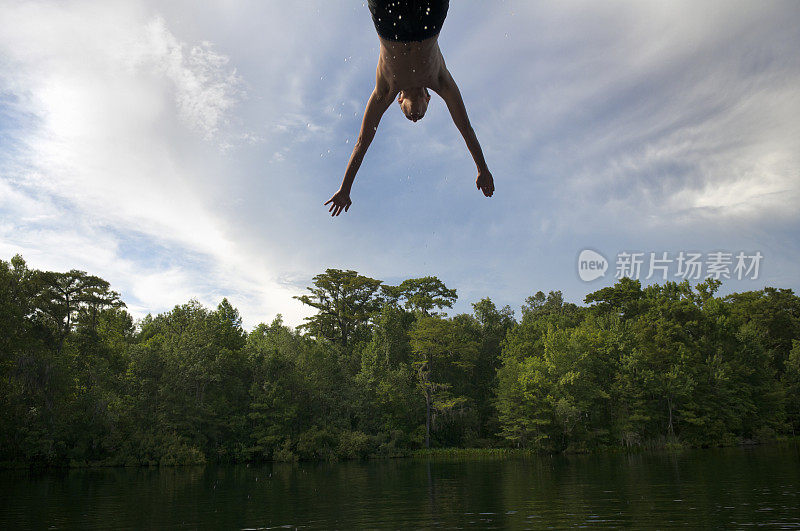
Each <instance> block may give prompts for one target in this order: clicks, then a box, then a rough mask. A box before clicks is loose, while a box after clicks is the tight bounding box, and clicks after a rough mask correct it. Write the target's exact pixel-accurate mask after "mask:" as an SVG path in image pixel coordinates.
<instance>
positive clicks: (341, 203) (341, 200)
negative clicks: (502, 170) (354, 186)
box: [325, 176, 491, 216]
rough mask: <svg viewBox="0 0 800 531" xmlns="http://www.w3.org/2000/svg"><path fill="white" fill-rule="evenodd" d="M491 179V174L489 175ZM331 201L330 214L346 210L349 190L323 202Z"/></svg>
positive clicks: (349, 203)
mask: <svg viewBox="0 0 800 531" xmlns="http://www.w3.org/2000/svg"><path fill="white" fill-rule="evenodd" d="M489 178H490V179H491V176H490V177H489ZM328 203H332V204H331V207H330V208H329V209H328V212H330V213H331V216H338V215H339V214H341V213H342V210H344V211H345V212H347V209H348V208H350V205H352V204H353V202H352V201H350V192H346V191H344V190H342V189H341V188H339V191H338V192H336V193H335V194H333V197H331V198H330V199H328V200H327V201H325V204H326V205H327V204H328Z"/></svg>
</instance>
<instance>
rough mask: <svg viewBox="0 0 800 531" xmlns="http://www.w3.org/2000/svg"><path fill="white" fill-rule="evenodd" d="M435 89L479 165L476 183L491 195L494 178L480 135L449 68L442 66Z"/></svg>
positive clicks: (486, 194) (487, 194)
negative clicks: (484, 153)
mask: <svg viewBox="0 0 800 531" xmlns="http://www.w3.org/2000/svg"><path fill="white" fill-rule="evenodd" d="M435 91H436V92H437V93H438V94H439V95H440V96H441V97H442V99H443V100H444V102H445V103H446V104H447V110H449V111H450V116H451V117H452V118H453V123H454V124H456V127H457V128H458V131H459V132H460V133H461V136H463V137H464V141H465V142H466V143H467V149H469V152H470V154H471V155H472V159H473V160H474V161H475V165H476V166H477V167H478V178H477V179H476V180H475V184H476V185H477V187H478V189H479V190H481V191H482V192H483V195H485V196H486V197H491V195H492V194H493V193H494V179H493V178H492V174H491V172H490V171H489V168H488V167H487V166H486V161H485V160H484V158H483V151H482V150H481V145H480V143H479V142H478V137H476V136H475V131H474V130H473V129H472V125H471V124H470V123H469V117H468V116H467V109H466V108H465V107H464V100H463V99H461V91H459V90H458V85H456V82H455V80H454V79H453V76H451V75H450V72H449V71H448V70H447V68H442V73H441V74H440V75H439V86H438V87H437V88H436V89H435Z"/></svg>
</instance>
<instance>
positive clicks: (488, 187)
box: [475, 169, 494, 197]
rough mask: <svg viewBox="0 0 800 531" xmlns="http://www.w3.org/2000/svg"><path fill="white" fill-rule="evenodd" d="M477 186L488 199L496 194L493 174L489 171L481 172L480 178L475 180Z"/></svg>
mask: <svg viewBox="0 0 800 531" xmlns="http://www.w3.org/2000/svg"><path fill="white" fill-rule="evenodd" d="M475 185H476V186H477V187H478V190H480V191H481V192H483V195H485V196H486V197H492V194H493V193H494V179H492V172H490V171H489V170H488V169H487V170H483V171H479V172H478V178H477V179H475Z"/></svg>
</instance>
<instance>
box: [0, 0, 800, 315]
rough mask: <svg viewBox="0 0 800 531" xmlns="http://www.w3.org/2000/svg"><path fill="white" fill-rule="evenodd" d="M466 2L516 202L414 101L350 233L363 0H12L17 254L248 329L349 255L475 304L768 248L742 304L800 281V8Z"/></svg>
mask: <svg viewBox="0 0 800 531" xmlns="http://www.w3.org/2000/svg"><path fill="white" fill-rule="evenodd" d="M451 4H452V5H451V7H450V12H449V14H448V18H447V20H446V22H445V25H444V29H443V31H442V34H441V36H440V39H439V41H440V46H441V49H442V52H443V54H444V57H445V60H446V62H447V65H448V68H449V69H450V71H451V72H452V74H453V76H454V78H455V79H456V81H457V82H458V84H459V86H460V89H461V92H462V94H463V96H464V99H465V102H466V105H467V109H468V111H469V114H470V118H471V121H472V124H473V127H474V128H475V131H476V133H477V135H478V138H479V140H480V142H481V145H482V146H483V150H484V153H485V155H486V159H487V162H488V164H489V168H490V169H491V171H492V173H493V175H494V178H495V183H496V187H497V191H496V193H495V195H494V197H492V198H491V199H487V198H484V197H483V196H482V195H481V194H480V193H479V192H478V191H477V190H476V189H475V185H474V180H475V175H476V172H475V167H474V164H473V162H472V159H471V157H470V156H469V153H468V152H467V150H466V148H465V146H464V143H463V140H462V139H461V138H460V136H459V134H458V132H457V130H456V128H455V127H454V125H453V124H452V121H451V120H450V118H449V115H448V113H447V110H446V107H445V106H444V104H443V102H442V101H441V100H440V99H438V97H437V96H435V95H434V97H433V100H432V102H431V106H430V108H429V111H428V114H427V115H426V117H425V119H424V120H421V121H419V122H417V123H412V122H410V121H408V120H406V119H405V117H403V115H402V113H401V112H400V110H399V108H396V106H395V107H392V108H390V109H389V111H388V112H387V113H386V115H385V116H384V118H383V120H382V122H381V125H380V127H379V130H378V134H377V137H376V139H375V141H374V142H373V144H372V146H371V148H370V150H369V153H368V154H367V157H366V159H365V162H364V164H363V165H362V168H361V170H360V172H359V175H358V177H357V178H356V182H355V184H354V187H353V193H352V194H351V198H352V200H353V206H352V207H351V208H350V210H349V212H347V213H346V214H343V215H342V216H339V217H338V218H336V219H331V218H330V217H329V216H328V215H327V209H326V208H324V207H323V206H322V203H323V202H324V201H326V200H327V199H328V198H329V197H330V196H331V195H332V194H333V192H335V191H336V189H337V188H338V186H339V183H340V181H341V178H342V175H343V172H344V169H345V165H346V163H347V160H348V158H349V155H350V151H351V149H352V145H353V142H354V140H355V137H356V135H357V132H358V128H359V125H360V120H361V113H362V111H363V108H364V105H365V102H366V99H367V97H368V96H369V93H370V92H371V90H372V86H373V83H374V75H375V65H376V60H377V55H378V40H377V36H376V34H375V30H374V27H373V25H372V21H371V19H370V15H369V11H368V9H367V8H366V6H365V5H364V4H363V3H362V2H360V1H356V2H344V1H318V2H302V3H301V2H297V3H294V2H292V3H289V2H282V3H278V2H256V1H253V2H217V3H211V2H204V3H202V4H201V5H198V4H197V3H195V2H145V1H135V0H131V1H125V2H114V1H108V2H103V3H97V2H36V1H33V2H6V1H0V258H3V259H6V260H7V259H9V258H10V257H11V256H13V255H14V254H16V253H20V254H22V255H23V256H24V257H25V259H26V260H27V261H28V262H29V264H31V265H32V266H33V267H37V268H42V269H51V270H67V269H71V268H78V269H83V270H86V271H89V272H91V273H93V274H97V275H100V276H101V277H103V278H105V279H107V280H109V281H110V282H111V283H112V286H113V287H114V288H115V289H117V290H118V291H120V292H121V293H122V296H123V299H124V300H125V301H126V302H127V303H128V306H129V309H130V310H131V312H132V313H134V315H136V316H143V315H145V314H146V313H148V312H160V311H164V310H168V309H169V308H171V307H172V306H174V305H175V304H180V303H183V302H186V301H187V300H188V299H190V298H197V299H198V300H200V301H201V302H203V303H205V304H207V305H209V306H214V305H216V304H217V303H218V302H219V300H220V299H221V298H222V297H228V298H229V299H230V300H231V301H232V303H233V304H234V305H236V306H237V307H238V308H239V309H240V311H241V313H242V315H243V317H244V321H245V325H246V326H248V327H251V326H253V325H255V324H257V323H258V322H261V321H269V320H271V319H272V318H273V317H274V316H275V315H276V314H277V313H282V314H283V315H284V317H285V320H286V321H287V322H288V323H289V324H292V325H296V324H299V323H300V322H301V321H302V317H303V316H304V315H307V310H306V309H304V308H303V307H301V306H300V305H299V303H298V302H297V301H295V300H293V299H292V295H297V294H300V293H302V292H303V291H304V288H305V287H306V286H308V285H310V282H311V278H312V277H313V276H314V275H315V274H317V273H320V272H322V271H324V270H325V269H326V268H328V267H337V268H343V269H354V270H357V271H359V272H360V273H362V274H365V275H369V276H372V277H375V278H380V279H383V280H385V281H387V282H389V283H392V282H399V281H401V280H403V279H405V278H411V277H419V276H425V275H437V276H439V277H440V278H441V279H443V280H444V281H445V283H446V284H447V285H448V286H449V287H453V288H456V289H457V290H458V293H459V297H460V298H459V302H458V304H457V305H456V307H455V308H454V310H455V311H457V312H461V311H470V303H472V302H476V301H477V300H479V299H480V298H483V297H486V296H489V297H491V298H492V299H493V300H494V301H495V302H496V303H498V304H499V305H505V304H508V305H510V306H511V307H512V308H513V309H515V310H517V311H518V309H519V306H520V304H522V303H523V301H524V299H525V297H527V296H529V295H531V294H533V293H535V292H536V291H538V290H543V291H548V290H551V289H560V290H562V291H563V292H564V294H565V297H566V298H567V299H568V300H571V301H573V302H579V301H581V300H582V298H583V297H584V296H585V295H586V293H589V292H591V291H594V290H596V289H599V288H601V287H603V286H607V285H610V284H612V283H613V282H614V267H615V266H614V260H615V257H616V255H617V254H618V253H620V252H622V251H639V252H644V253H649V252H656V253H658V254H660V253H662V252H668V253H670V256H675V255H677V253H679V252H680V251H695V252H700V253H704V254H707V253H711V252H716V251H723V252H731V253H736V252H739V251H745V252H746V253H755V252H756V251H759V252H760V253H761V254H762V255H763V261H762V262H761V266H760V271H759V278H758V279H756V280H753V279H748V278H746V279H744V280H735V279H734V280H729V281H726V282H725V283H724V285H723V291H724V292H730V291H740V290H747V289H760V288H761V287H763V286H764V285H773V286H777V287H787V288H792V289H795V290H796V291H797V290H798V288H800V268H798V265H797V264H798V262H799V261H800V238H799V237H798V236H799V235H800V214H799V213H798V212H799V211H800V209H798V206H799V205H800V91H798V87H800V54H798V53H797V50H798V49H800V4H798V3H797V2H794V1H787V2H754V1H752V2H739V1H722V2H714V1H705V2H688V1H687V2H677V1H676V2H646V1H637V2H578V1H570V2H564V1H558V2H555V1H553V2H511V1H505V2H500V1H497V2H494V1H492V2H489V1H487V2H477V1H475V2H467V1H464V2H455V1H454V2H451ZM586 248H590V249H594V250H596V251H599V252H600V253H601V254H603V255H604V256H605V257H606V258H607V259H608V260H609V261H610V262H611V264H610V266H609V270H608V272H607V273H606V275H605V276H604V277H602V278H599V279H597V280H594V281H592V282H583V281H582V280H581V279H580V278H579V276H578V272H577V257H578V254H579V253H580V251H581V250H583V249H586ZM643 276H644V275H643Z"/></svg>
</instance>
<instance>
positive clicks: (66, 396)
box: [0, 256, 800, 465]
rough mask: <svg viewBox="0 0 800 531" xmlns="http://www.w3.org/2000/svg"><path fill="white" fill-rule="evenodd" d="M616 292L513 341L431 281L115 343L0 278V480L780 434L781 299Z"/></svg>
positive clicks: (232, 312)
mask: <svg viewBox="0 0 800 531" xmlns="http://www.w3.org/2000/svg"><path fill="white" fill-rule="evenodd" d="M718 288H719V282H718V281H714V280H706V281H705V282H703V283H701V284H699V285H697V286H695V287H694V288H693V287H691V286H690V285H689V284H688V283H687V282H684V283H680V284H676V283H669V282H668V283H666V284H664V285H651V286H648V287H646V288H642V286H641V285H640V283H639V282H638V281H633V280H630V279H622V280H620V281H619V282H617V283H616V284H615V285H614V286H611V287H606V288H603V289H600V290H599V291H596V292H594V293H591V294H589V295H588V296H587V297H586V302H587V303H588V304H589V305H588V306H577V305H574V304H569V303H565V302H564V300H563V298H562V296H561V293H560V292H558V291H554V292H550V293H549V295H545V294H544V293H542V292H538V293H536V294H535V295H533V296H531V297H528V299H526V301H525V305H524V306H523V307H522V315H521V320H520V321H519V322H517V321H516V320H515V318H514V313H513V312H512V311H511V309H510V308H508V307H505V308H502V309H498V308H497V307H496V306H495V304H494V303H492V301H491V300H489V299H488V298H487V299H483V300H481V301H479V302H477V303H475V304H473V305H472V306H473V310H474V311H473V313H472V314H471V315H466V314H460V315H455V316H453V317H447V316H446V314H444V313H443V310H444V309H446V308H450V307H452V305H453V303H454V302H455V300H456V292H455V290H452V289H448V288H447V287H446V286H445V285H444V283H442V282H441V281H440V280H439V279H438V278H436V277H426V278H418V279H408V280H406V281H404V282H403V283H401V284H400V285H398V286H388V285H385V284H383V283H382V282H381V281H379V280H376V279H372V278H368V277H365V276H362V275H359V274H358V273H356V272H355V271H340V270H335V269H329V270H327V271H326V272H325V273H322V274H320V275H317V276H316V277H314V282H313V286H312V287H310V288H309V289H308V294H306V295H303V296H301V297H298V299H299V300H301V301H302V302H303V303H305V304H307V305H309V306H311V307H313V308H314V309H315V310H316V313H315V314H314V315H312V316H311V317H309V318H308V319H307V322H306V323H305V324H303V325H302V326H301V327H298V329H291V328H289V327H287V326H285V325H284V324H283V323H282V321H281V318H280V316H278V318H276V319H275V320H274V321H273V322H272V323H271V324H269V325H267V324H260V325H258V326H257V327H255V329H253V330H252V331H251V332H249V333H248V332H246V331H245V330H243V328H242V322H241V318H240V316H239V313H238V312H237V310H236V309H235V308H233V307H232V306H231V305H230V304H229V303H228V301H227V300H223V301H222V302H221V303H220V304H219V306H218V307H217V308H216V309H214V310H209V309H207V308H204V307H203V306H202V305H200V304H199V303H197V302H195V301H190V302H188V303H187V304H184V305H182V306H176V307H175V308H174V309H173V310H171V311H169V312H167V313H164V314H160V315H157V316H155V317H153V316H148V317H146V318H145V319H143V320H141V321H140V322H137V323H134V321H133V319H132V318H131V316H130V315H129V314H128V313H127V311H126V310H125V305H124V304H123V303H122V302H121V301H120V299H119V296H118V294H117V293H115V292H113V291H111V289H110V287H109V284H108V283H107V282H105V281H104V280H102V279H100V278H98V277H94V276H90V275H87V274H86V273H84V272H81V271H75V270H73V271H70V272H68V273H54V272H43V271H36V270H32V269H29V268H28V267H27V266H26V264H25V262H24V260H23V259H22V258H21V257H19V256H17V257H14V258H13V259H12V260H11V261H10V262H5V261H0V462H5V463H30V464H53V465H60V464H69V463H73V464H75V463H106V464H143V463H150V464H153V463H160V464H181V463H196V462H203V461H205V460H218V461H219V460H223V461H243V460H261V459H273V460H294V459H336V458H361V457H367V456H393V455H403V454H405V453H407V452H408V451H409V450H412V449H417V448H422V447H425V446H430V447H484V448H486V447H514V448H526V449H532V450H544V451H556V452H558V451H565V450H573V451H584V450H590V449H593V448H598V447H632V446H663V445H668V444H689V445H698V446H706V445H717V444H734V443H736V442H741V441H744V440H769V439H773V438H775V437H776V436H780V435H784V434H794V433H796V431H797V430H798V429H800V298H798V297H797V296H795V295H794V294H793V293H792V291H791V290H783V289H773V288H766V289H764V290H760V291H751V292H746V293H736V294H733V295H729V296H726V297H718V296H716V292H717V291H718Z"/></svg>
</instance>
